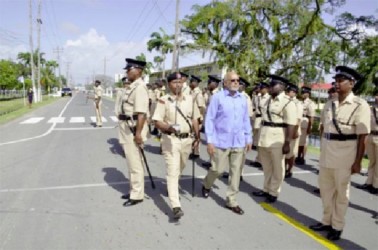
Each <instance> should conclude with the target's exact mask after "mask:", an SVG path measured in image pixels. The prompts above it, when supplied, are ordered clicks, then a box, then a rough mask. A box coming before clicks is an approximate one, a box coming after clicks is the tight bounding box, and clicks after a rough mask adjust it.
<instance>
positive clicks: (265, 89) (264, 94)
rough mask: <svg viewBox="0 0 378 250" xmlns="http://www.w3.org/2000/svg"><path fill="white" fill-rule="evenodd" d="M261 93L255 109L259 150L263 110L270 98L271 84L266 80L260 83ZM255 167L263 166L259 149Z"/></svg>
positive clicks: (254, 135) (255, 139)
mask: <svg viewBox="0 0 378 250" xmlns="http://www.w3.org/2000/svg"><path fill="white" fill-rule="evenodd" d="M259 89H260V91H259V95H258V96H257V105H256V110H255V117H254V121H253V141H254V143H255V146H254V149H256V150H257V146H258V142H259V135H260V133H259V132H260V129H261V121H262V112H263V110H265V109H266V106H267V104H268V100H269V98H270V95H269V84H267V83H266V82H261V83H260V84H259ZM253 165H254V166H255V167H258V168H261V167H262V166H261V159H260V154H259V151H258V150H257V155H256V159H255V162H254V163H253Z"/></svg>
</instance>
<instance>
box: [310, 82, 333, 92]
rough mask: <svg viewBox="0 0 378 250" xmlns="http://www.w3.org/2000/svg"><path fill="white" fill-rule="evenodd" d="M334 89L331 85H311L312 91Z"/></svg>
mask: <svg viewBox="0 0 378 250" xmlns="http://www.w3.org/2000/svg"><path fill="white" fill-rule="evenodd" d="M330 88H332V84H331V83H313V84H311V89H312V90H329V89H330Z"/></svg>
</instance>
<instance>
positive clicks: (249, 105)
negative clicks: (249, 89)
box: [241, 91, 253, 117]
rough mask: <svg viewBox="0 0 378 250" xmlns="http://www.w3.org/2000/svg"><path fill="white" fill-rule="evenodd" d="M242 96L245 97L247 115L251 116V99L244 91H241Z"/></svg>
mask: <svg viewBox="0 0 378 250" xmlns="http://www.w3.org/2000/svg"><path fill="white" fill-rule="evenodd" d="M241 93H242V95H243V96H245V98H246V99H247V107H248V116H249V117H252V116H253V108H252V100H251V97H250V96H249V95H248V94H247V93H246V92H245V91H243V92H241Z"/></svg>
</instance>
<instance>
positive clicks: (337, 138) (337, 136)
mask: <svg viewBox="0 0 378 250" xmlns="http://www.w3.org/2000/svg"><path fill="white" fill-rule="evenodd" d="M324 138H326V139H327V140H332V141H351V140H356V139H357V135H356V134H349V135H344V134H343V135H340V134H333V133H324Z"/></svg>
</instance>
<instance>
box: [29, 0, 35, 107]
mask: <svg viewBox="0 0 378 250" xmlns="http://www.w3.org/2000/svg"><path fill="white" fill-rule="evenodd" d="M29 23H30V34H29V44H30V68H31V78H32V87H33V93H34V94H33V99H34V100H36V96H37V95H36V89H35V79H34V58H33V55H34V48H33V1H32V0H29Z"/></svg>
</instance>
